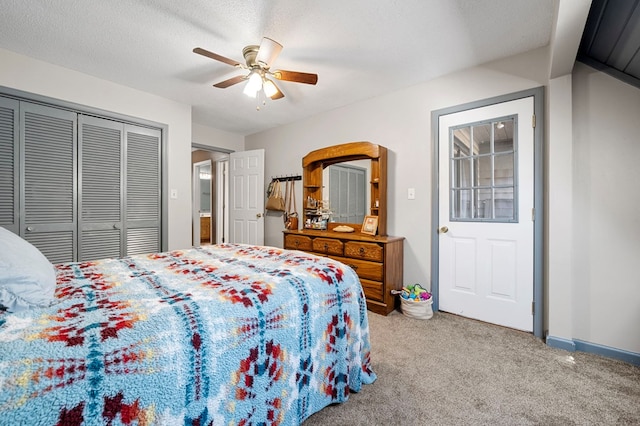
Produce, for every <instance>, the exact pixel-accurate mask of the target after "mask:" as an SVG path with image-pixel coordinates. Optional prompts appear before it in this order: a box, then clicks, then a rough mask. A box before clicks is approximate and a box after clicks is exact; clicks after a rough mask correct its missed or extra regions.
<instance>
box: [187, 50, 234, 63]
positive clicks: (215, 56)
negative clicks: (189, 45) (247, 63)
mask: <svg viewBox="0 0 640 426" xmlns="http://www.w3.org/2000/svg"><path fill="white" fill-rule="evenodd" d="M193 53H197V54H198V55H202V56H206V57H207V58H211V59H215V60H216V61H220V62H224V63H225V64H229V65H231V66H234V67H239V66H241V65H240V62H238V61H234V60H233V59H229V58H226V57H224V56H221V55H218V54H217V53H213V52H209V51H208V50H205V49H202V48H200V47H196V48H195V49H193Z"/></svg>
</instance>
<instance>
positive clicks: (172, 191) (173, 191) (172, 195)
mask: <svg viewBox="0 0 640 426" xmlns="http://www.w3.org/2000/svg"><path fill="white" fill-rule="evenodd" d="M170 196H171V198H172V199H174V200H177V199H178V190H177V189H172V190H171V195H170Z"/></svg>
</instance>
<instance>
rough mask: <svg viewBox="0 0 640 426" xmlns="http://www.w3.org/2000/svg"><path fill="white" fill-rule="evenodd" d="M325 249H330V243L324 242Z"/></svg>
mask: <svg viewBox="0 0 640 426" xmlns="http://www.w3.org/2000/svg"><path fill="white" fill-rule="evenodd" d="M324 251H329V244H327V243H324Z"/></svg>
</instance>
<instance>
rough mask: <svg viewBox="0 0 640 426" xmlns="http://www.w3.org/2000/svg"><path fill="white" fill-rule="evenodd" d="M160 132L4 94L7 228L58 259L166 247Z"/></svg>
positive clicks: (1, 172) (1, 174)
mask: <svg viewBox="0 0 640 426" xmlns="http://www.w3.org/2000/svg"><path fill="white" fill-rule="evenodd" d="M160 177H161V130H160V129H154V128H148V127H144V126H138V125H134V124H130V123H126V122H122V121H117V120H113V119H108V118H102V117H95V116H91V115H87V114H84V113H82V112H78V111H72V110H69V109H64V108H56V107H53V106H48V105H41V104H36V103H31V102H28V101H24V100H18V99H13V98H6V97H0V226H3V227H5V228H7V229H9V230H11V231H13V232H15V233H16V234H18V235H20V236H22V237H23V238H24V239H26V240H27V241H29V242H31V243H32V244H33V245H35V246H36V247H38V249H40V251H42V252H43V254H44V255H45V256H46V257H47V258H48V259H49V260H50V261H51V262H52V263H60V262H70V261H87V260H94V259H101V258H106V257H121V256H125V255H131V254H137V253H145V252H157V251H160V249H161V232H160V230H161V179H160Z"/></svg>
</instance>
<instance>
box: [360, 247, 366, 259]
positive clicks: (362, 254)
mask: <svg viewBox="0 0 640 426" xmlns="http://www.w3.org/2000/svg"><path fill="white" fill-rule="evenodd" d="M364 254H365V253H364V247H360V256H363V257H364Z"/></svg>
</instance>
